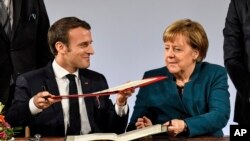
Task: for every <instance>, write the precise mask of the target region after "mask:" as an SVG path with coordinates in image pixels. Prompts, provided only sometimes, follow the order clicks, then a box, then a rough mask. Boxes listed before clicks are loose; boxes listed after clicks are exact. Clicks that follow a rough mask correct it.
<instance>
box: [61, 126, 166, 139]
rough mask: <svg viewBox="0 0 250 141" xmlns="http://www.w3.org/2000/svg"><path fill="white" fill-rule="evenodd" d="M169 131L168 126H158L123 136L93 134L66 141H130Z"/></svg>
mask: <svg viewBox="0 0 250 141" xmlns="http://www.w3.org/2000/svg"><path fill="white" fill-rule="evenodd" d="M166 131H167V126H163V125H161V124H156V125H153V126H148V127H145V128H141V129H136V130H133V131H129V132H126V133H123V134H119V135H117V134H115V133H93V134H86V135H76V136H67V138H66V141H93V140H111V141H130V140H134V139H139V138H142V137H147V136H150V135H155V134H159V133H163V132H166Z"/></svg>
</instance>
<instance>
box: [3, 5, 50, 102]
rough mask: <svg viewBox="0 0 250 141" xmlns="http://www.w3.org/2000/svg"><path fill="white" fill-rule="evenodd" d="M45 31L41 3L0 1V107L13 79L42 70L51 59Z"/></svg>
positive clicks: (47, 25) (45, 25)
mask: <svg viewBox="0 0 250 141" xmlns="http://www.w3.org/2000/svg"><path fill="white" fill-rule="evenodd" d="M48 28H49V19H48V16H47V12H46V9H45V5H44V2H43V0H0V68H1V69H0V80H1V81H0V101H1V102H2V103H3V104H5V105H6V102H7V100H8V98H9V90H10V86H12V85H13V84H14V81H15V79H16V76H18V75H19V74H22V73H24V72H27V71H31V70H34V69H37V68H40V67H43V66H45V65H46V64H47V63H48V62H49V61H50V60H51V59H52V57H53V56H52V54H51V53H50V51H49V46H48V44H47V32H48ZM11 100H12V98H11V96H10V98H9V101H11Z"/></svg>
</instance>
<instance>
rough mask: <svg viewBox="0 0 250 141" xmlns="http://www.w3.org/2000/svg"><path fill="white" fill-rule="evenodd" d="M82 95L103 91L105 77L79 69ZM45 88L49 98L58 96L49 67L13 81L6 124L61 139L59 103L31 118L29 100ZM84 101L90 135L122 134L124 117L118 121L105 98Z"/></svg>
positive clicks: (52, 73)
mask: <svg viewBox="0 0 250 141" xmlns="http://www.w3.org/2000/svg"><path fill="white" fill-rule="evenodd" d="M79 77H80V80H81V85H82V90H83V93H91V92H96V91H100V90H103V89H107V88H108V85H107V81H106V79H105V77H104V76H103V75H102V74H100V73H97V72H94V71H91V70H88V69H80V70H79ZM43 87H46V89H47V91H49V92H50V93H51V94H54V95H59V90H58V86H57V83H56V80H55V76H54V71H53V69H52V65H51V64H49V65H48V66H46V67H44V68H41V69H38V70H35V71H32V72H28V73H25V74H23V75H20V76H19V77H18V78H17V81H16V92H15V97H14V101H13V104H12V106H11V107H10V109H9V110H8V111H7V114H6V120H7V121H9V123H10V124H11V125H12V126H20V125H22V126H26V125H28V126H29V127H30V129H31V134H32V135H34V134H37V133H39V134H41V135H42V136H65V133H64V132H65V127H64V119H63V110H62V105H61V102H58V103H55V104H53V105H52V106H51V107H49V108H47V109H45V110H43V111H42V112H41V113H39V114H37V115H35V116H32V115H31V113H30V110H29V100H30V99H31V98H32V97H33V96H34V95H36V94H37V93H38V92H41V91H42V90H43ZM99 102H100V105H99V104H98V101H97V99H96V97H93V98H85V104H86V107H87V113H88V118H89V122H90V126H91V133H96V132H115V133H118V134H119V133H123V132H124V131H125V128H126V125H127V121H128V114H127V115H126V116H123V117H120V116H118V115H117V114H116V112H115V108H114V105H113V104H112V101H111V100H110V99H109V96H102V97H99Z"/></svg>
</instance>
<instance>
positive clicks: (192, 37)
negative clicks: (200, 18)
mask: <svg viewBox="0 0 250 141" xmlns="http://www.w3.org/2000/svg"><path fill="white" fill-rule="evenodd" d="M177 35H182V36H184V37H186V39H187V43H188V44H189V45H190V46H191V47H192V48H193V49H197V50H198V51H199V57H198V58H197V60H196V61H197V62H201V61H202V60H203V59H204V58H205V57H206V54H207V49H208V38H207V34H206V32H205V30H204V28H203V27H202V25H201V24H200V23H198V22H195V21H192V20H190V19H181V20H178V21H175V22H174V23H172V24H171V25H169V26H168V27H167V28H166V29H165V31H164V33H163V42H167V41H171V42H173V41H174V39H175V37H176V36H177Z"/></svg>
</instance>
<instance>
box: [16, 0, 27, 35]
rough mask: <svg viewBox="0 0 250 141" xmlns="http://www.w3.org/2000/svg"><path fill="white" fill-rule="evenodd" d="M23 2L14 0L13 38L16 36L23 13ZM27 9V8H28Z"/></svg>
mask: <svg viewBox="0 0 250 141" xmlns="http://www.w3.org/2000/svg"><path fill="white" fill-rule="evenodd" d="M22 1H23V0H13V25H12V37H13V35H14V34H15V30H16V28H17V25H18V22H19V19H20V13H21V7H22ZM26 8H27V7H26Z"/></svg>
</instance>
